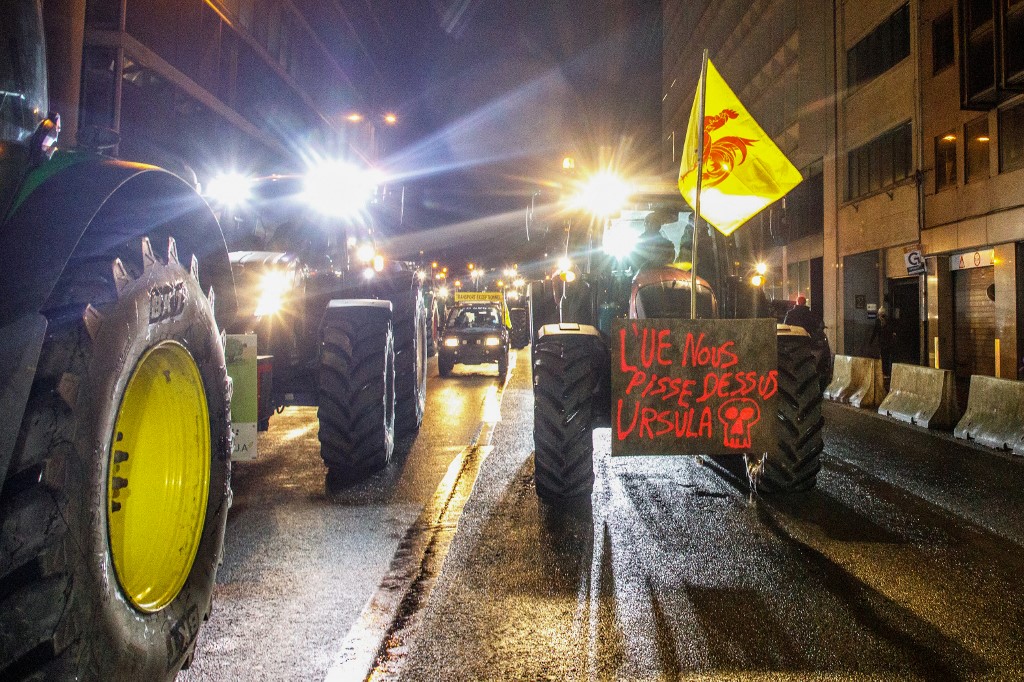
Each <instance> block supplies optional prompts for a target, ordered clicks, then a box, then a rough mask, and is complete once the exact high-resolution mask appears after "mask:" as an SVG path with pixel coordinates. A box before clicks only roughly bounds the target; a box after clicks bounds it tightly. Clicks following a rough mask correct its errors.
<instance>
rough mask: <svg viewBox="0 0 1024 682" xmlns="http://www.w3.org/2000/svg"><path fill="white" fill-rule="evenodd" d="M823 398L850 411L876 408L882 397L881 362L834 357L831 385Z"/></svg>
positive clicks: (883, 388) (842, 356) (869, 359)
mask: <svg viewBox="0 0 1024 682" xmlns="http://www.w3.org/2000/svg"><path fill="white" fill-rule="evenodd" d="M825 397H826V398H827V399H828V400H832V401H835V402H838V403H849V404H850V405H853V406H854V407H878V405H879V403H881V402H882V399H883V398H884V397H885V383H884V381H883V379H882V361H881V360H879V359H877V358H858V357H853V356H850V355H837V356H836V357H835V364H834V368H833V371H832V383H830V384H829V385H828V388H826V389H825Z"/></svg>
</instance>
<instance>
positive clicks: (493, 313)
mask: <svg viewBox="0 0 1024 682" xmlns="http://www.w3.org/2000/svg"><path fill="white" fill-rule="evenodd" d="M500 320H501V316H500V315H499V314H498V309H497V308H495V307H494V306H471V307H465V308H455V309H454V310H452V311H451V313H450V314H449V315H448V328H449V329H457V330H464V329H479V330H488V331H496V330H498V329H500V328H501V322H500Z"/></svg>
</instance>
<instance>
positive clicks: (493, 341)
mask: <svg viewBox="0 0 1024 682" xmlns="http://www.w3.org/2000/svg"><path fill="white" fill-rule="evenodd" d="M484 345H487V346H500V345H501V339H499V338H498V337H497V336H488V337H487V338H486V339H484Z"/></svg>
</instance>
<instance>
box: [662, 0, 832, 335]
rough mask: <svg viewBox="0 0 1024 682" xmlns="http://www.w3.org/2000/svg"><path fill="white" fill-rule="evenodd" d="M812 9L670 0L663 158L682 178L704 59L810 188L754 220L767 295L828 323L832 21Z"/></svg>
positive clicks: (790, 3)
mask: <svg viewBox="0 0 1024 682" xmlns="http://www.w3.org/2000/svg"><path fill="white" fill-rule="evenodd" d="M817 4H820V3H815V2H811V1H810V0H767V1H762V2H731V3H710V2H707V3H705V2H694V3H691V2H677V1H674V0H666V1H665V2H664V3H663V5H662V6H663V10H664V16H663V21H664V58H663V62H662V80H663V85H664V92H663V96H662V128H663V130H662V132H663V138H662V142H663V158H665V159H666V161H668V162H669V164H670V166H671V168H672V169H678V167H679V161H680V156H681V154H682V140H683V138H684V136H685V132H686V126H687V123H688V119H689V116H690V108H691V105H692V103H693V97H694V93H695V91H696V84H697V80H698V77H699V75H700V64H701V51H702V50H703V49H704V48H707V49H708V51H709V56H710V59H711V61H713V62H714V64H715V66H716V68H717V69H718V71H719V72H720V73H721V74H722V76H723V77H724V78H725V80H726V82H728V83H729V85H730V86H731V87H732V89H733V91H734V92H735V93H736V94H737V96H738V97H739V98H740V100H741V101H742V102H743V103H744V105H745V106H746V107H747V109H748V110H749V111H750V113H751V114H752V115H753V116H754V118H755V119H757V121H758V122H759V123H760V124H761V127H762V128H764V129H765V131H766V132H767V133H768V134H769V135H771V136H772V137H773V138H774V139H775V141H776V143H777V144H778V145H779V147H780V148H781V149H782V150H783V151H784V152H785V153H786V155H787V156H788V157H789V158H790V160H792V161H793V163H794V165H795V166H796V167H797V168H798V169H799V170H800V172H801V174H802V175H803V176H804V182H803V183H801V184H800V185H799V186H798V187H797V189H795V190H794V191H793V192H791V193H790V195H789V196H787V197H786V198H785V200H784V201H782V202H779V203H777V204H776V205H774V206H772V207H771V208H769V209H768V210H765V211H764V212H762V214H761V215H759V216H757V217H755V218H754V219H753V220H754V221H755V229H748V230H746V232H747V233H749V234H755V235H758V238H759V241H760V242H761V243H759V244H757V245H756V246H755V250H757V251H759V252H760V253H761V254H762V258H763V260H764V261H765V262H766V263H767V264H768V265H769V273H768V278H767V284H766V287H767V292H768V294H769V295H770V296H773V297H775V298H788V299H791V300H795V299H796V297H797V296H798V295H803V296H805V297H806V298H807V299H808V303H809V305H810V306H811V308H812V310H814V311H815V312H817V313H818V314H819V315H824V314H825V306H826V303H827V297H826V288H825V277H824V265H823V264H824V256H825V253H824V243H823V240H822V234H823V231H824V216H825V211H824V209H823V201H824V196H825V194H824V191H823V187H824V183H825V181H826V178H827V174H826V170H827V169H826V167H825V163H824V161H825V160H826V159H827V158H828V156H829V144H830V143H831V141H832V139H833V137H834V135H833V129H834V119H833V117H832V116H831V115H829V107H828V100H829V96H830V93H831V91H832V80H833V79H832V73H831V64H832V48H831V44H832V43H831V41H830V36H831V28H832V20H831V16H830V15H829V14H828V13H822V12H821V11H819V10H818V9H817V8H816V7H815V6H816V5H817Z"/></svg>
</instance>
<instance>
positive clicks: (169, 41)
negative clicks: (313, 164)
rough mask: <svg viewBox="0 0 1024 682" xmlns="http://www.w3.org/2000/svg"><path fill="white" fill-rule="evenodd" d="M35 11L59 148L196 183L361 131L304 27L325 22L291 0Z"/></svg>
mask: <svg viewBox="0 0 1024 682" xmlns="http://www.w3.org/2000/svg"><path fill="white" fill-rule="evenodd" d="M44 16H46V17H47V20H48V21H47V24H48V25H47V30H48V41H49V42H50V43H51V45H63V46H65V47H64V48H63V50H64V53H65V55H66V58H67V60H66V61H65V62H57V63H54V64H53V68H52V69H51V81H53V82H55V83H56V85H57V88H56V90H57V100H58V101H57V106H58V107H59V109H60V110H61V113H62V118H63V123H64V132H65V135H64V140H65V144H67V142H68V141H69V138H70V141H71V142H77V143H80V144H83V145H86V146H90V145H93V146H102V147H103V148H104V149H105V150H106V151H108V153H114V154H116V155H117V156H120V157H122V158H125V159H129V160H136V161H144V162H149V163H154V164H158V165H161V166H164V167H166V168H168V169H170V170H172V171H175V172H178V173H180V174H182V175H183V176H187V175H190V174H191V173H192V172H193V171H194V172H195V173H197V174H198V175H199V177H200V178H201V179H202V178H204V177H209V176H210V175H211V174H214V173H216V172H218V171H221V170H225V169H228V168H231V167H234V168H238V169H240V170H249V171H252V172H269V171H275V170H284V169H287V168H289V167H290V166H294V164H295V163H296V162H297V161H300V160H301V158H302V157H303V154H307V153H308V151H306V150H308V149H309V148H311V147H315V148H319V149H324V148H332V149H338V148H341V149H344V148H345V147H346V146H347V143H349V142H353V143H356V144H357V146H359V147H360V148H366V147H367V145H368V144H369V143H370V141H372V139H373V130H372V125H368V124H367V123H366V122H365V121H361V122H360V123H359V125H352V124H350V123H349V122H348V121H346V120H345V115H347V114H348V113H349V112H351V111H354V110H359V109H360V108H361V107H363V106H364V104H365V102H364V100H363V99H362V96H361V92H360V88H359V86H358V84H357V83H355V82H353V80H352V79H351V78H350V77H349V75H348V74H347V73H346V71H345V70H344V69H343V68H342V67H341V66H340V65H339V64H338V62H337V61H336V60H335V58H334V55H333V54H332V52H331V50H330V49H329V48H328V46H327V45H325V43H324V42H323V41H322V39H321V38H320V36H319V35H318V32H317V31H316V30H314V24H315V23H317V22H323V21H324V20H325V18H324V17H322V16H318V15H315V14H314V15H310V13H309V12H308V11H307V12H305V13H304V12H303V11H301V10H300V9H299V7H298V6H297V5H296V4H295V3H293V2H292V1H291V0H216V1H215V0H208V1H204V0H186V1H183V2H174V3H168V2H162V1H160V0H48V1H47V2H46V3H45V6H44ZM50 17H57V18H58V19H57V20H55V21H52V22H51V21H50V20H49V19H50ZM338 21H340V19H339V20H338ZM51 24H52V28H51ZM76 62H78V63H76ZM105 131H113V132H114V133H116V134H117V138H116V141H117V143H116V145H114V146H113V147H111V146H109V139H104V136H105V135H106V132H105ZM106 136H107V137H108V138H109V135H106Z"/></svg>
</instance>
